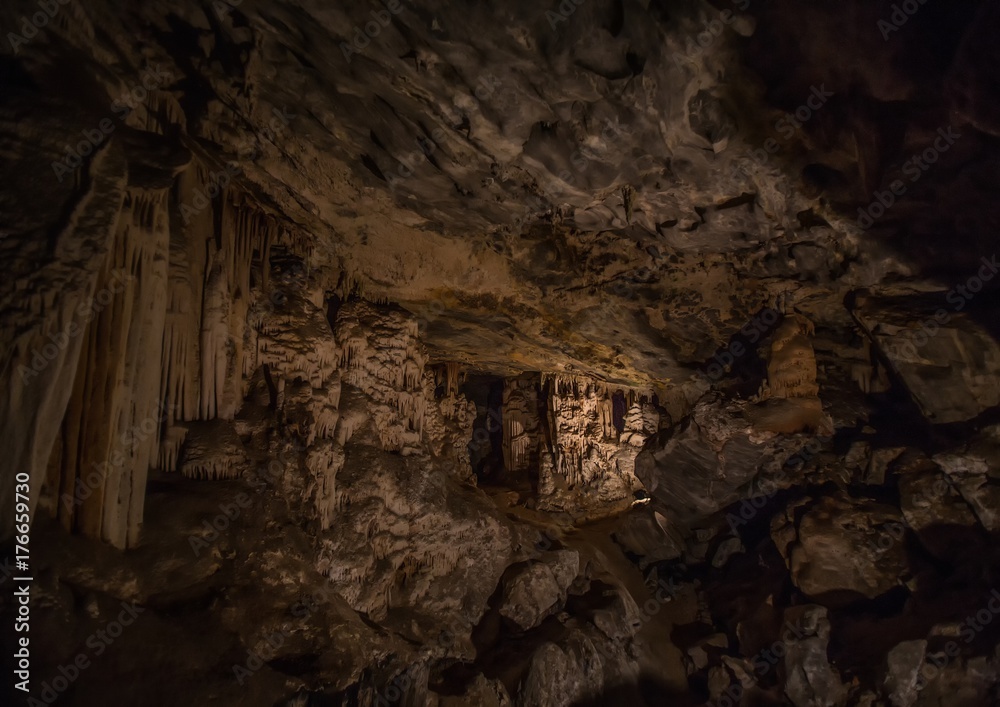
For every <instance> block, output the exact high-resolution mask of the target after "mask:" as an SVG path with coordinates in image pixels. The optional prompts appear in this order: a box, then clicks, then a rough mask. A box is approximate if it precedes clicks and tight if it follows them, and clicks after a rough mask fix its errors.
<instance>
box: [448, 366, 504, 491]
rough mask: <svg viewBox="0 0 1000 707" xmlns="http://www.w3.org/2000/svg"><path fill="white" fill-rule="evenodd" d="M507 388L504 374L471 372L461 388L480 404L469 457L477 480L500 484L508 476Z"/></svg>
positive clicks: (466, 394)
mask: <svg viewBox="0 0 1000 707" xmlns="http://www.w3.org/2000/svg"><path fill="white" fill-rule="evenodd" d="M503 391H504V379H503V378H502V377H500V376H495V375H488V374H480V373H471V374H469V375H467V376H466V378H465V382H464V383H462V384H461V386H459V392H460V393H461V394H462V395H464V396H465V397H466V398H468V399H469V400H471V401H472V402H473V403H475V405H476V419H475V421H474V422H473V425H472V437H471V439H470V440H469V444H468V450H469V461H470V463H471V464H472V470H473V472H474V473H475V475H476V479H477V481H479V482H480V483H482V484H486V485H493V486H499V485H502V484H503V483H504V482H505V481H506V480H507V469H506V467H505V465H504V455H503Z"/></svg>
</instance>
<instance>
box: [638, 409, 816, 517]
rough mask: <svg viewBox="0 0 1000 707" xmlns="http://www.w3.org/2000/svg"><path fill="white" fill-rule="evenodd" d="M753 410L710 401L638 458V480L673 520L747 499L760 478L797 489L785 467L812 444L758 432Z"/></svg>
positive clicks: (706, 513)
mask: <svg viewBox="0 0 1000 707" xmlns="http://www.w3.org/2000/svg"><path fill="white" fill-rule="evenodd" d="M751 410H752V407H751V405H749V404H748V403H745V402H732V403H728V404H722V401H721V400H720V399H719V398H718V397H715V396H706V397H705V398H703V399H702V400H700V401H698V403H697V404H696V405H695V407H694V410H693V411H692V412H691V415H690V416H689V417H688V418H686V419H685V420H683V421H681V422H680V424H678V425H677V426H676V427H674V428H673V429H671V430H669V431H668V432H665V433H662V434H661V435H660V436H658V437H657V438H655V439H654V440H652V441H651V442H650V443H649V444H648V445H647V446H646V447H645V448H644V449H643V451H642V452H641V453H640V454H639V456H638V457H637V459H636V476H637V477H638V478H639V480H640V481H642V483H643V484H644V486H645V487H646V488H647V489H648V490H649V493H650V494H651V495H652V496H653V498H654V499H655V500H656V501H657V502H658V503H660V504H662V506H663V507H664V508H665V509H666V510H667V511H669V515H670V517H671V518H675V519H677V520H678V521H680V522H682V523H685V522H687V523H690V522H694V521H697V520H700V519H703V518H706V517H708V516H710V515H712V514H713V513H715V512H717V511H719V510H721V509H722V508H724V507H725V506H728V505H729V504H731V503H733V502H734V501H736V500H738V499H739V498H741V497H742V496H744V495H745V494H746V493H747V491H748V489H749V488H750V484H751V482H753V481H754V479H756V478H757V477H758V476H759V475H766V476H768V477H784V478H785V481H786V483H788V484H791V483H792V481H793V475H792V474H791V473H785V472H784V471H783V468H784V466H785V462H787V461H788V460H790V459H792V458H793V457H794V456H795V455H796V453H797V452H799V450H800V449H801V448H802V447H803V446H805V444H806V441H807V440H806V439H805V438H796V437H794V436H786V435H778V434H775V433H773V432H770V431H758V430H757V429H756V428H755V425H754V422H752V420H751V419H750V411H751ZM799 467H800V468H801V464H800V465H799ZM796 473H797V472H796Z"/></svg>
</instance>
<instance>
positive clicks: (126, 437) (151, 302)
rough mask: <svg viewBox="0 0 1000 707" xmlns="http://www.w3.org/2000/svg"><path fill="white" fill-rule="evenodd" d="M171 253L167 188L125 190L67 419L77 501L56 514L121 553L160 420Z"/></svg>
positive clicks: (138, 508)
mask: <svg viewBox="0 0 1000 707" xmlns="http://www.w3.org/2000/svg"><path fill="white" fill-rule="evenodd" d="M168 250H169V219H168V216H167V192H166V191H165V190H157V191H146V190H144V189H141V188H130V189H129V190H128V191H127V192H126V197H125V199H124V201H123V204H122V207H121V216H120V218H119V227H118V230H117V233H116V235H115V240H114V244H113V248H112V250H111V252H110V253H109V259H108V262H107V265H106V268H105V271H104V273H103V275H102V277H101V279H100V281H99V286H98V298H97V302H99V303H101V304H102V305H103V306H102V309H101V311H100V312H99V313H97V315H96V316H95V317H94V318H93V319H92V321H91V323H90V325H89V326H88V328H87V332H86V334H85V337H86V339H85V342H84V351H85V355H83V356H81V359H80V364H79V367H78V369H77V376H76V383H75V384H74V389H73V396H72V399H71V402H70V405H69V407H68V409H67V411H66V414H65V416H64V419H63V432H62V435H63V440H64V445H63V448H62V451H61V452H60V464H59V466H60V467H61V471H60V473H59V477H60V479H61V491H60V493H61V494H69V496H70V497H72V498H74V499H75V500H76V501H78V502H74V503H61V504H60V505H59V511H58V512H59V513H60V515H61V516H62V521H63V523H64V525H66V526H67V527H70V528H74V529H76V530H78V531H80V532H82V533H83V534H85V535H89V536H92V537H97V538H101V539H103V540H106V541H108V542H110V543H112V544H113V545H116V546H118V547H127V546H131V545H134V544H136V543H137V542H138V539H139V528H140V526H141V523H142V511H143V502H144V497H145V485H146V474H147V471H148V469H149V468H150V466H151V465H152V464H153V462H154V461H155V459H156V457H157V452H156V450H157V448H158V446H159V436H160V433H161V430H162V428H163V423H164V418H165V413H164V410H163V408H162V405H161V404H160V402H159V393H160V368H161V366H160V362H159V360H158V359H157V358H156V357H155V356H151V354H150V352H155V353H159V352H160V351H161V350H162V347H163V339H164V330H165V321H166V301H167V299H166V290H167V279H168V273H167V258H168ZM102 300H103V302H102Z"/></svg>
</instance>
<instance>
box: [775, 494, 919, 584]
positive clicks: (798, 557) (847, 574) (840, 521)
mask: <svg viewBox="0 0 1000 707" xmlns="http://www.w3.org/2000/svg"><path fill="white" fill-rule="evenodd" d="M905 533H906V527H905V525H904V524H903V517H902V515H900V513H899V512H898V511H896V510H895V509H894V508H892V507H890V506H880V505H878V504H874V503H866V502H857V501H852V500H851V499H847V498H842V497H840V498H838V497H836V496H832V497H827V498H823V499H820V500H818V501H817V502H815V503H808V504H806V505H805V506H803V507H801V508H796V507H794V506H793V507H790V508H789V509H788V510H787V511H786V513H785V515H784V517H780V516H779V517H775V520H774V521H773V524H772V530H771V534H772V536H773V538H774V543H775V545H777V546H778V550H779V551H780V552H781V555H782V557H784V558H785V562H786V564H787V565H788V569H789V571H790V572H791V576H792V581H793V582H794V583H795V586H797V587H798V588H799V589H801V590H802V591H803V592H804V593H805V594H807V595H808V596H811V597H821V596H824V595H831V594H837V593H840V592H853V593H857V594H860V595H862V596H865V597H868V598H870V599H873V598H875V597H877V596H879V595H881V594H884V593H885V592H887V591H889V590H890V589H892V588H893V587H895V586H897V585H898V584H899V582H900V580H901V576H902V574H903V572H904V571H905V569H906V567H907V562H906V551H905V545H904V544H903V538H904V535H905Z"/></svg>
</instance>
